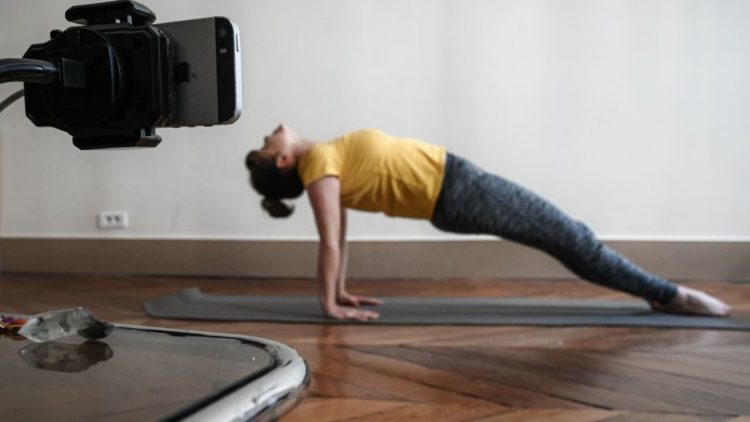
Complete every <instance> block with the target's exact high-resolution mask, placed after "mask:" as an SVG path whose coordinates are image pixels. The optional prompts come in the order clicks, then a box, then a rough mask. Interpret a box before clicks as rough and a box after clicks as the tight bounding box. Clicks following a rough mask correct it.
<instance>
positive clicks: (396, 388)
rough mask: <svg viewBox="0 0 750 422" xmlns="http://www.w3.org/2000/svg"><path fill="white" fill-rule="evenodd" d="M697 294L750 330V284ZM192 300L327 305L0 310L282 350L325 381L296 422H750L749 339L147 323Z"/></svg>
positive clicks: (99, 285)
mask: <svg viewBox="0 0 750 422" xmlns="http://www.w3.org/2000/svg"><path fill="white" fill-rule="evenodd" d="M349 283H350V286H351V290H352V291H354V292H357V293H363V294H372V295H384V296H392V295H403V296H407V295H408V296H526V297H547V298H596V299H625V298H628V297H627V296H624V295H620V294H618V293H614V292H610V291H608V290H604V289H602V288H600V287H597V286H593V285H589V284H587V283H584V282H579V281H520V280H505V281H497V280H476V281H465V280H463V281H462V280H454V281H414V280H388V281H382V280H379V281H366V280H354V281H351V282H349ZM686 284H687V285H689V286H691V287H696V288H700V289H703V290H706V291H708V292H709V293H711V294H715V295H717V296H719V297H721V298H722V299H724V300H726V301H727V302H729V303H730V304H732V305H733V306H735V316H736V317H737V318H738V319H742V320H745V321H750V284H744V285H743V284H737V283H728V282H692V283H686ZM190 286H198V287H200V288H201V289H203V290H204V291H206V292H208V293H214V294H283V293H288V294H315V284H314V282H313V281H311V280H273V281H268V280H248V279H227V278H217V279H207V278H166V277H105V276H66V275H22V274H3V275H2V276H1V277H0V292H2V293H0V310H2V311H6V312H18V313H27V314H33V313H38V312H42V311H46V310H50V309H60V308H65V307H72V306H86V307H88V308H89V309H91V310H92V311H93V312H94V313H95V314H97V315H98V316H100V317H102V318H104V319H107V320H110V321H113V322H120V323H130V324H140V325H150V326H162V327H175V328H190V329H194V330H204V331H215V332H229V333H239V334H248V335H254V336H260V337H266V338H270V339H274V340H278V341H282V342H284V343H286V344H289V345H291V346H293V347H295V348H297V349H298V350H299V352H300V353H301V354H302V355H303V357H304V358H305V359H306V360H307V361H308V363H309V365H310V367H311V369H312V372H313V378H312V384H311V386H310V389H309V391H308V394H307V397H306V398H305V400H304V401H303V402H302V403H301V404H300V405H299V406H298V407H296V408H295V409H294V410H293V411H292V412H291V413H289V414H288V415H287V417H285V418H284V421H323V422H324V421H369V420H384V421H385V420H387V421H399V420H409V421H419V420H429V421H537V420H539V421H610V422H614V421H622V420H635V421H698V420H701V421H702V420H708V421H725V420H732V421H739V420H745V421H750V417H748V416H747V415H750V332H732V331H726V332H724V331H711V330H685V329H649V328H544V327H465V326H428V327H410V326H404V327H392V326H390V327H389V326H377V327H376V326H356V325H347V326H327V325H295V324H261V323H211V322H186V321H168V320H155V319H151V318H149V317H147V316H146V314H145V313H144V312H143V311H142V308H141V303H142V302H143V301H146V300H149V299H152V298H155V297H157V296H160V295H163V294H166V293H171V292H173V291H177V290H179V289H182V288H185V287H190ZM743 415H745V416H743Z"/></svg>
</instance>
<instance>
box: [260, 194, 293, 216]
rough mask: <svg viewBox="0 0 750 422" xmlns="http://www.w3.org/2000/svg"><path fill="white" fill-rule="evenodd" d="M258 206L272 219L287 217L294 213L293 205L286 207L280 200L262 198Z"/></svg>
mask: <svg viewBox="0 0 750 422" xmlns="http://www.w3.org/2000/svg"><path fill="white" fill-rule="evenodd" d="M260 204H261V206H262V207H263V209H264V210H266V211H267V212H268V213H269V214H270V215H271V217H274V218H284V217H289V216H290V215H292V212H294V205H287V204H285V203H284V202H282V201H281V200H280V199H271V198H264V199H263V200H262V201H261V202H260Z"/></svg>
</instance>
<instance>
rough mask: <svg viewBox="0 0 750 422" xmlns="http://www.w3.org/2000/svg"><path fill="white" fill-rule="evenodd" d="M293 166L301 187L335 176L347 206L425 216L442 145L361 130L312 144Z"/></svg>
mask: <svg viewBox="0 0 750 422" xmlns="http://www.w3.org/2000/svg"><path fill="white" fill-rule="evenodd" d="M298 171H299V174H300V178H301V179H302V182H303V183H304V184H305V186H309V185H310V184H311V183H313V182H315V181H317V180H319V179H321V178H323V177H325V176H336V177H338V179H339V183H340V184H341V204H342V205H343V206H345V207H347V208H353V209H357V210H362V211H381V212H383V213H385V214H386V215H390V216H394V217H411V218H427V219H429V218H432V212H433V210H434V208H435V202H437V199H438V195H439V194H440V187H441V185H442V183H443V174H444V173H445V147H442V146H437V145H431V144H428V143H426V142H422V141H418V140H416V139H409V138H397V137H393V136H390V135H388V134H386V133H384V132H382V131H379V130H373V129H365V130H360V131H356V132H351V133H348V134H346V135H344V136H341V137H339V138H336V139H334V140H332V141H330V142H327V143H324V144H316V145H314V146H313V147H312V148H311V149H310V151H309V152H308V153H306V154H305V155H304V156H302V158H301V159H300V162H299V168H298Z"/></svg>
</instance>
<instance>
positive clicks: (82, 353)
mask: <svg viewBox="0 0 750 422" xmlns="http://www.w3.org/2000/svg"><path fill="white" fill-rule="evenodd" d="M18 355H19V356H21V359H23V361H24V362H26V364H28V365H29V366H30V367H32V368H38V369H48V370H50V371H58V372H83V371H85V370H87V369H89V368H90V367H91V366H93V365H96V364H97V363H99V362H104V361H106V360H108V359H109V358H111V357H112V356H114V352H113V351H112V348H111V347H109V345H108V344H107V343H104V342H101V341H95V340H87V341H85V342H83V343H81V344H71V343H61V342H56V341H49V342H46V343H32V344H29V345H28V346H26V347H24V348H23V349H21V350H19V351H18Z"/></svg>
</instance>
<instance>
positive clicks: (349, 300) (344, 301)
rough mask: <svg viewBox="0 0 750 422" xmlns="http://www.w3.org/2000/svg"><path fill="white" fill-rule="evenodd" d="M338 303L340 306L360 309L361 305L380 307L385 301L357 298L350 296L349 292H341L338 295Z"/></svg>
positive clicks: (372, 298) (363, 297)
mask: <svg viewBox="0 0 750 422" xmlns="http://www.w3.org/2000/svg"><path fill="white" fill-rule="evenodd" d="M336 303H338V304H339V305H350V306H354V307H355V308H358V307H359V305H375V306H380V305H382V304H383V301H382V300H380V299H378V298H374V297H367V296H357V295H352V294H349V293H347V292H339V293H338V294H337V295H336Z"/></svg>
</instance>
